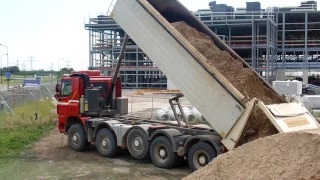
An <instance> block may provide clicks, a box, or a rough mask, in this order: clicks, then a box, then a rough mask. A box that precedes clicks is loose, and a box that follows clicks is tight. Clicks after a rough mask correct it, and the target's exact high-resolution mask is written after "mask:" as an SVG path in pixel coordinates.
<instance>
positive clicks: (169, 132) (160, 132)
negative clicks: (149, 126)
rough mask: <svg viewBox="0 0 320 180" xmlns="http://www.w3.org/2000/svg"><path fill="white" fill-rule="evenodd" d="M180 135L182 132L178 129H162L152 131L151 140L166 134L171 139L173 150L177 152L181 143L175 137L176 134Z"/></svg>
mask: <svg viewBox="0 0 320 180" xmlns="http://www.w3.org/2000/svg"><path fill="white" fill-rule="evenodd" d="M180 135H181V132H180V131H178V130H176V129H160V130H156V131H155V132H154V133H152V135H151V136H150V139H149V140H150V141H153V140H154V139H155V138H157V137H160V136H164V137H166V138H168V139H169V141H170V142H171V144H172V149H173V151H174V152H177V151H178V148H179V143H178V141H177V139H176V138H175V136H180Z"/></svg>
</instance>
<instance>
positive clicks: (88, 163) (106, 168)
mask: <svg viewBox="0 0 320 180" xmlns="http://www.w3.org/2000/svg"><path fill="white" fill-rule="evenodd" d="M126 95H127V94H126ZM127 96H128V97H130V96H131V94H129V95H127ZM152 97H154V95H150V94H149V95H144V96H143V97H134V98H132V97H130V100H129V109H130V110H131V106H132V109H133V112H132V114H133V115H137V114H139V115H142V114H143V115H144V116H146V117H148V116H151V112H152V109H154V110H155V109H157V108H161V107H163V106H168V105H169V103H168V98H169V96H164V95H156V98H152ZM152 99H153V100H154V103H153V106H152ZM25 157H26V158H25V159H22V160H19V161H10V160H9V161H7V162H4V163H10V164H11V166H10V167H12V169H9V170H6V171H4V172H3V171H1V170H0V177H2V178H0V179H139V180H147V179H153V180H166V179H181V178H183V177H186V176H187V175H188V174H190V173H191V171H190V170H189V167H188V166H187V163H184V165H182V166H181V167H178V168H175V169H171V170H166V169H160V168H157V167H155V166H154V165H153V164H152V162H151V160H143V161H140V160H135V159H134V158H132V157H131V156H130V154H129V153H128V151H123V152H122V153H121V154H120V155H119V156H118V157H117V158H112V159H109V158H104V157H101V156H100V155H99V154H98V152H97V151H96V149H95V146H94V144H92V145H91V148H90V149H89V150H88V151H87V152H76V151H73V150H71V149H70V148H69V147H68V145H67V136H66V135H64V134H60V133H59V132H58V130H57V129H56V128H55V129H54V130H53V131H51V132H49V134H48V136H46V137H44V138H42V139H41V140H40V141H38V142H36V143H35V144H34V145H33V146H32V147H31V150H30V152H27V153H26V154H25ZM2 163H3V162H2ZM4 165H5V164H4ZM4 165H3V166H4ZM0 169H1V162H0ZM17 169H19V173H15V172H16V170H17ZM20 170H21V171H20Z"/></svg>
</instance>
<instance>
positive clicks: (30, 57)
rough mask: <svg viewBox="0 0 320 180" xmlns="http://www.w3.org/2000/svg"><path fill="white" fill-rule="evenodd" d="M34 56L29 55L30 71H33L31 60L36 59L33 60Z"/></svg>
mask: <svg viewBox="0 0 320 180" xmlns="http://www.w3.org/2000/svg"><path fill="white" fill-rule="evenodd" d="M34 58H36V57H34V56H29V60H28V61H30V71H33V62H35V61H36V60H34Z"/></svg>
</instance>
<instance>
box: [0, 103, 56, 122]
mask: <svg viewBox="0 0 320 180" xmlns="http://www.w3.org/2000/svg"><path fill="white" fill-rule="evenodd" d="M55 109H56V107H55V106H54V105H53V104H52V103H51V99H45V100H39V101H36V100H32V101H29V102H27V103H25V104H22V105H20V106H17V107H15V108H13V112H14V113H15V114H16V116H14V115H13V114H12V113H11V112H10V111H9V110H7V112H4V113H0V128H1V127H2V128H10V127H17V126H25V125H38V124H46V123H51V122H53V121H55V119H56V118H57V114H56V113H55ZM36 112H37V113H38V119H37V120H35V115H34V114H35V113H36Z"/></svg>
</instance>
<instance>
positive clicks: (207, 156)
mask: <svg viewBox="0 0 320 180" xmlns="http://www.w3.org/2000/svg"><path fill="white" fill-rule="evenodd" d="M215 157H217V152H216V150H215V149H214V147H213V146H212V145H210V144H208V143H205V142H199V143H196V144H195V145H193V146H192V147H191V149H190V151H189V153H188V164H189V167H190V168H191V169H192V170H193V171H196V170H198V169H200V168H203V167H204V166H206V165H207V164H209V163H210V162H211V160H212V159H214V158H215Z"/></svg>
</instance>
